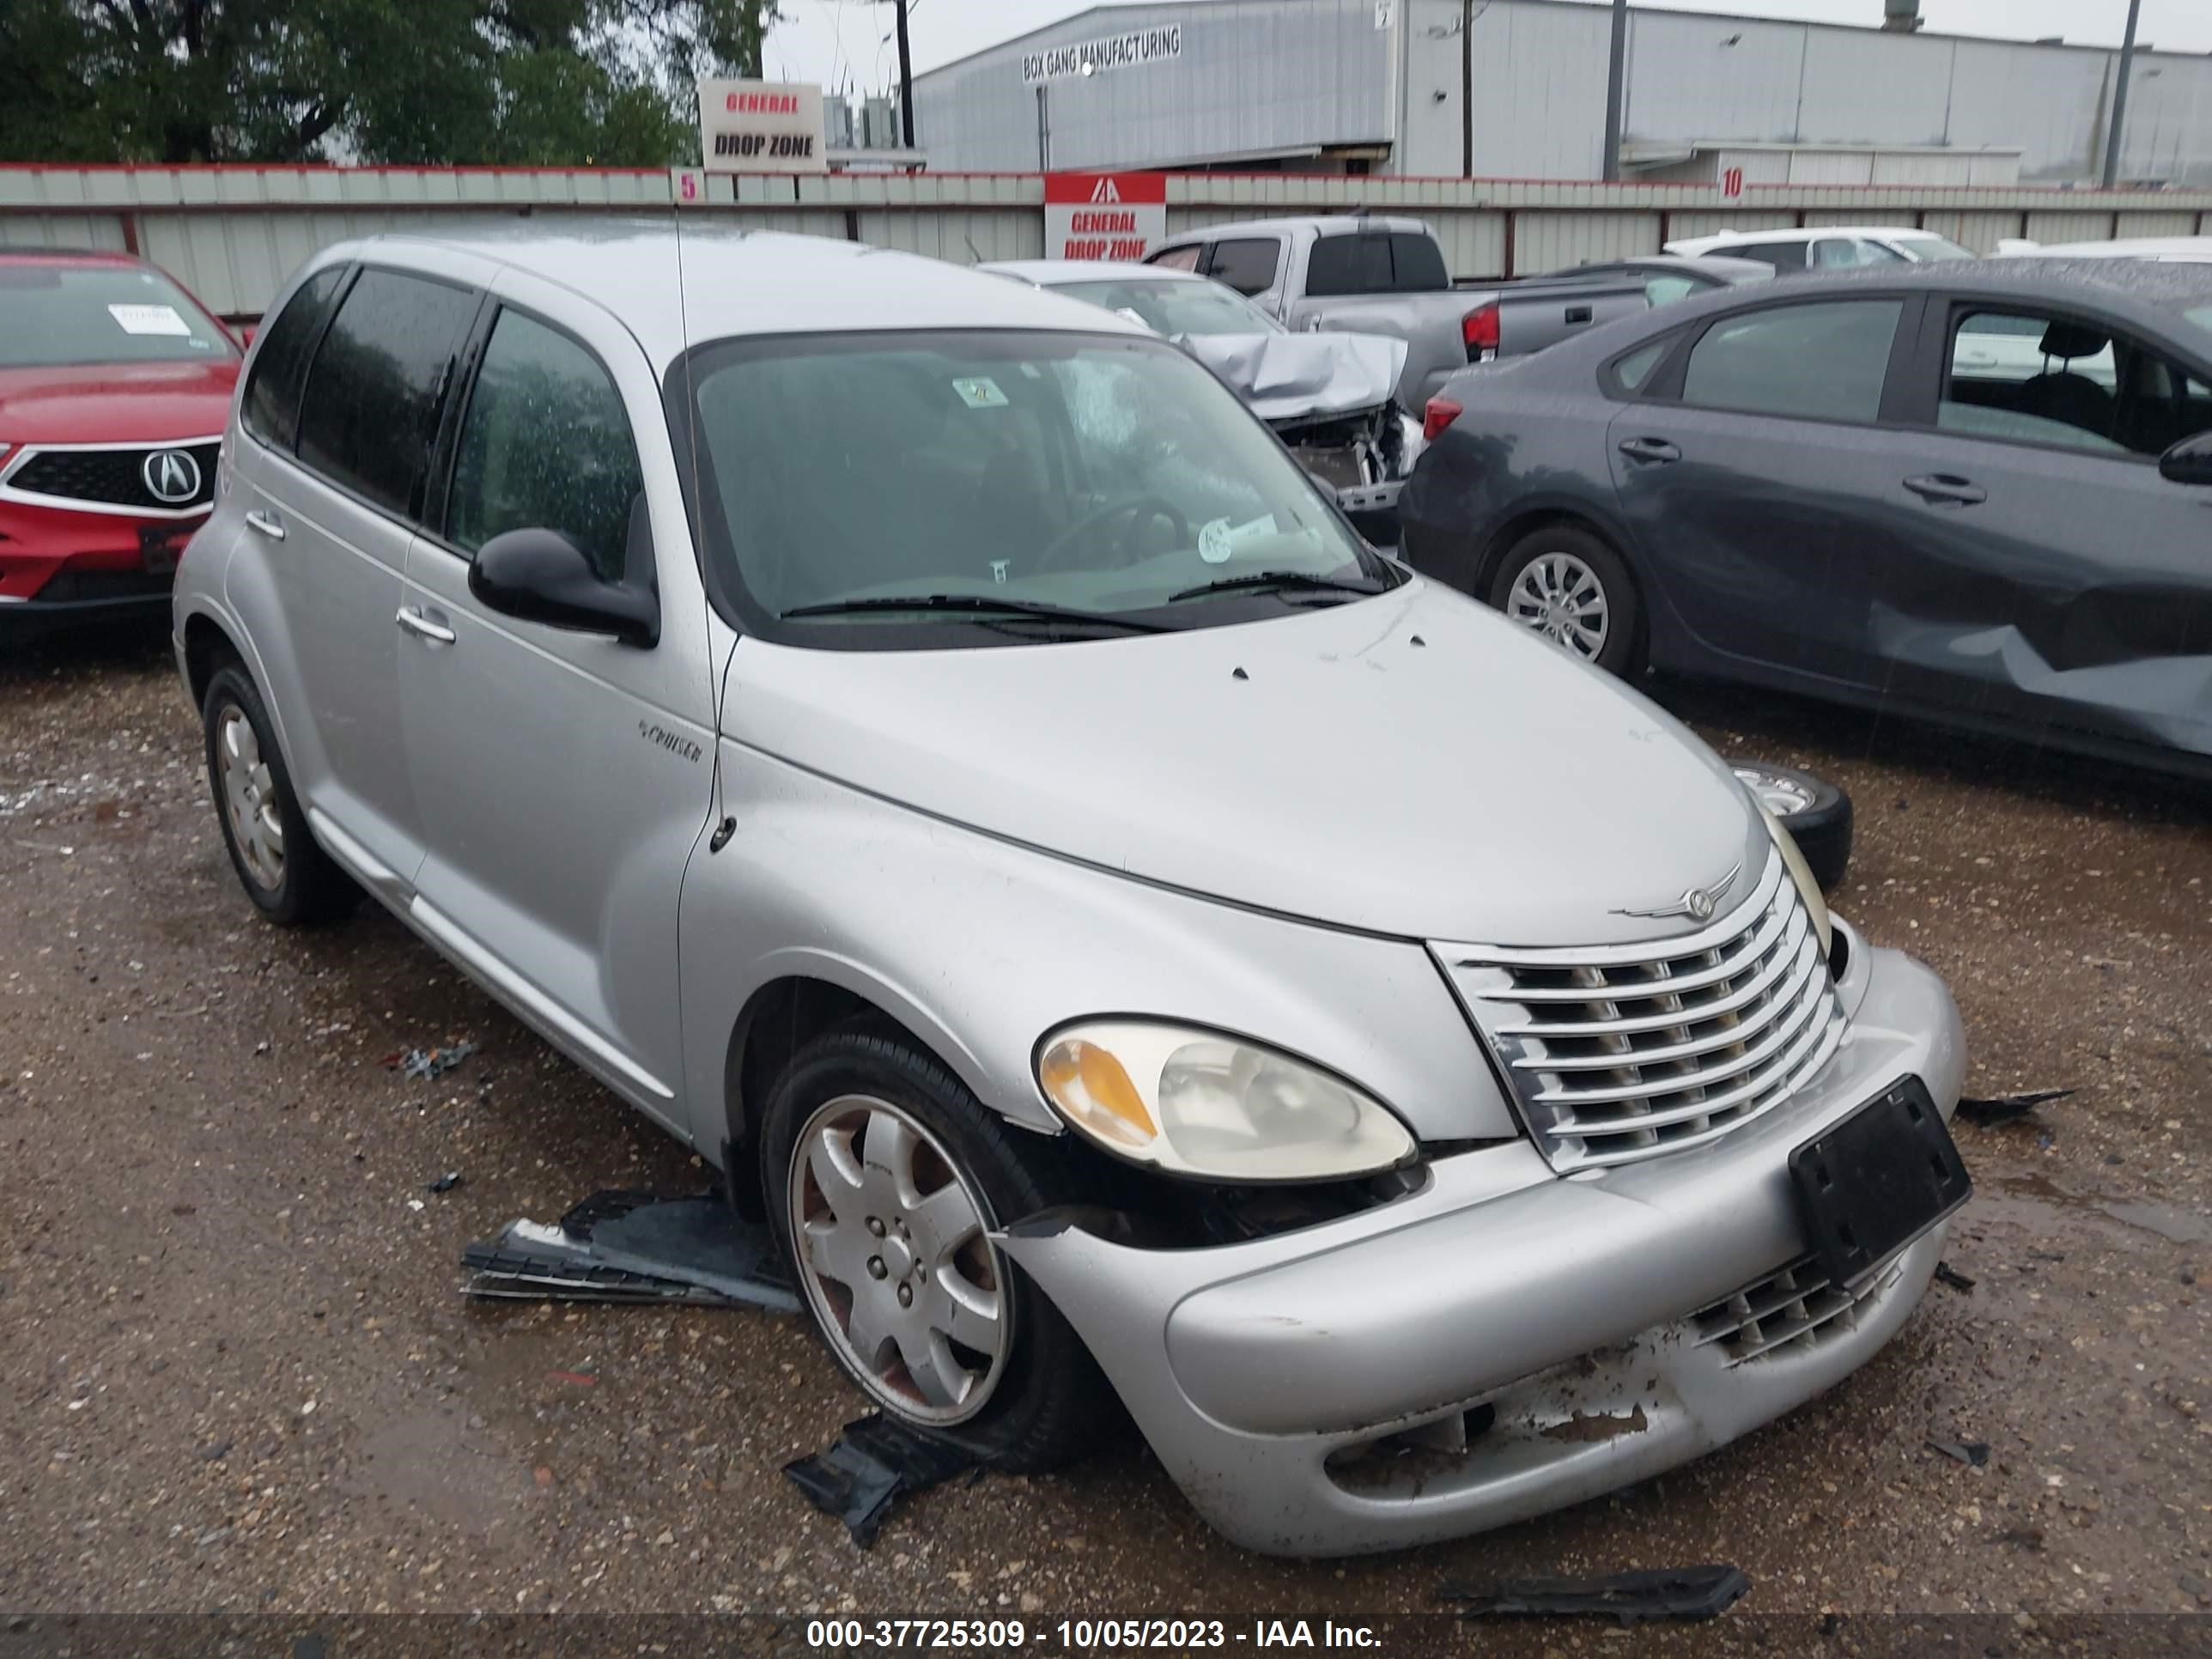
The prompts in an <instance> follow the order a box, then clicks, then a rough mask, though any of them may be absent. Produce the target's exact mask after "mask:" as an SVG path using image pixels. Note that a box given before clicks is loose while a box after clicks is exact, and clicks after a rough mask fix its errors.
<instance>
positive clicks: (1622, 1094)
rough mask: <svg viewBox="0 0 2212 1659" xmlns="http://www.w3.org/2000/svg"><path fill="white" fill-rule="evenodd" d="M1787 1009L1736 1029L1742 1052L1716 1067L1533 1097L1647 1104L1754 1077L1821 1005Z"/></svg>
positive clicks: (1632, 1065)
mask: <svg viewBox="0 0 2212 1659" xmlns="http://www.w3.org/2000/svg"><path fill="white" fill-rule="evenodd" d="M1819 956H1820V953H1819V952H1818V951H1814V961H1815V963H1817V962H1818V959H1819ZM1787 1006H1789V1008H1790V1012H1789V1013H1787V1014H1786V1015H1784V1017H1783V1019H1782V1021H1781V1023H1780V1024H1775V1025H1768V1026H1763V1027H1762V1026H1757V1025H1747V1026H1738V1027H1737V1028H1736V1030H1737V1033H1738V1035H1737V1036H1736V1038H1735V1042H1736V1044H1737V1045H1739V1046H1743V1052H1742V1053H1741V1054H1731V1055H1729V1057H1728V1058H1727V1059H1726V1060H1724V1061H1723V1062H1722V1063H1721V1064H1719V1065H1717V1066H1702V1067H1699V1068H1698V1069H1696V1070H1692V1071H1687V1072H1679V1073H1671V1074H1667V1075H1662V1076H1661V1077H1660V1078H1658V1079H1656V1080H1654V1081H1652V1082H1649V1083H1637V1084H1633V1085H1627V1086H1625V1087H1619V1088H1595V1089H1583V1088H1570V1089H1539V1090H1538V1091H1536V1092H1535V1094H1534V1096H1533V1098H1534V1099H1537V1100H1541V1101H1543V1102H1545V1103H1547V1104H1549V1105H1558V1106H1579V1105H1581V1104H1583V1103H1584V1102H1586V1101H1593V1100H1650V1099H1654V1098H1656V1097H1658V1096H1661V1095H1678V1094H1681V1093H1683V1092H1685V1091H1687V1090H1691V1089H1711V1088H1714V1087H1716V1086H1717V1085H1722V1084H1727V1083H1733V1082H1734V1081H1735V1079H1738V1078H1741V1077H1745V1076H1747V1074H1750V1075H1755V1074H1756V1071H1757V1068H1758V1067H1759V1066H1763V1065H1765V1063H1766V1061H1767V1060H1769V1059H1771V1057H1772V1056H1773V1055H1774V1054H1777V1053H1778V1052H1780V1051H1781V1050H1782V1049H1784V1048H1787V1047H1788V1046H1789V1045H1790V1042H1791V1040H1792V1039H1793V1038H1794V1037H1795V1036H1796V1033H1797V1031H1798V1030H1799V1028H1800V1027H1802V1025H1803V1024H1804V1023H1805V1021H1806V1019H1807V1018H1808V1016H1810V1015H1812V1014H1814V1013H1815V1012H1818V1011H1819V1009H1820V1001H1819V1000H1818V999H1817V998H1814V997H1795V996H1793V997H1791V998H1790V999H1789V1000H1788V1003H1787ZM1747 1032H1748V1033H1759V1034H1760V1035H1759V1041H1758V1042H1756V1043H1754V1044H1750V1045H1747V1046H1746V1045H1744V1036H1743V1034H1744V1033H1747ZM1514 1063H1515V1064H1516V1065H1518V1064H1519V1063H1520V1062H1519V1061H1517V1060H1516V1061H1515V1062H1514ZM1652 1063H1654V1062H1651V1061H1648V1060H1644V1057H1643V1056H1642V1055H1640V1054H1622V1055H1620V1057H1619V1059H1618V1060H1616V1061H1615V1062H1614V1064H1613V1068H1612V1069H1613V1070H1616V1071H1624V1072H1626V1071H1636V1072H1641V1071H1642V1070H1643V1069H1644V1066H1647V1065H1650V1064H1652ZM1537 1068H1538V1069H1539V1070H1550V1069H1553V1068H1551V1067H1550V1066H1547V1065H1546V1064H1545V1062H1543V1061H1541V1060H1539V1061H1538V1062H1537Z"/></svg>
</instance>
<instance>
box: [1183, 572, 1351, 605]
mask: <svg viewBox="0 0 2212 1659" xmlns="http://www.w3.org/2000/svg"><path fill="white" fill-rule="evenodd" d="M1267 587H1278V588H1279V587H1296V588H1303V589H1307V590H1310V591H1311V592H1322V593H1357V594H1359V595H1361V596H1362V597H1364V596H1366V595H1368V594H1371V593H1380V592H1383V587H1382V585H1381V584H1380V583H1377V582H1370V581H1346V580H1344V579H1343V578H1342V577H1340V576H1316V575H1315V574H1312V573H1311V572H1310V571H1305V570H1255V571H1254V572H1252V573H1251V574H1249V575H1245V576H1224V577H1223V578H1222V579H1221V580H1219V581H1212V582H1200V584H1199V585H1198V586H1196V587H1186V588H1184V589H1183V590H1182V592H1180V593H1170V594H1169V595H1168V603H1169V604H1170V605H1173V604H1175V603H1176V601H1177V600H1178V599H1203V598H1204V597H1205V596H1206V595H1207V594H1209V593H1234V592H1238V591H1239V590H1242V589H1248V588H1267Z"/></svg>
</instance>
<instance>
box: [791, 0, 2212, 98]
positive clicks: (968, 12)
mask: <svg viewBox="0 0 2212 1659" xmlns="http://www.w3.org/2000/svg"><path fill="white" fill-rule="evenodd" d="M913 3H914V9H913V11H912V13H911V14H910V17H911V21H910V23H909V25H908V27H909V32H910V33H911V35H912V37H913V44H914V66H915V70H916V71H917V72H918V71H920V70H926V69H933V68H935V67H936V66H937V65H938V64H945V63H950V62H951V60H952V59H954V58H964V57H966V56H967V55H968V54H969V52H975V51H979V50H980V49H981V48H982V47H984V46H991V45H994V44H995V43H996V42H998V41H1000V40H1010V39H1012V37H1013V36H1015V35H1017V34H1022V33H1027V32H1028V31H1029V30H1030V29H1033V28H1038V27H1042V26H1043V25H1044V24H1047V23H1050V22H1055V21H1058V20H1060V18H1063V17H1068V16H1073V15H1074V14H1075V13H1077V12H1079V11H1085V10H1088V9H1090V7H1089V5H1088V4H1086V3H1085V0H913ZM1475 3H1477V4H1480V3H1482V0H1475ZM1591 3H1596V4H1602V3H1605V0H1591ZM781 4H782V8H783V12H784V15H785V20H786V21H783V22H781V23H780V24H778V25H777V26H776V27H775V29H774V30H773V31H772V32H771V33H769V39H768V73H769V76H770V77H771V78H772V79H775V80H788V81H818V82H822V83H823V85H824V86H825V87H828V88H830V89H832V90H836V89H838V88H845V87H848V86H849V87H850V88H853V89H854V90H860V91H865V90H867V89H869V88H888V87H889V86H890V85H891V84H892V83H893V82H896V79H897V78H898V54H897V52H896V48H895V47H894V46H892V45H891V44H890V40H889V38H888V37H889V36H890V32H891V8H890V5H889V3H887V0H877V3H871V0H781ZM1632 4H1634V5H1637V6H1639V7H1644V8H1648V9H1659V8H1665V9H1670V10H1675V11H1725V12H1735V13H1739V14H1741V15H1744V16H1747V17H1784V18H1790V19H1807V20H1811V21H1820V22H1832V23H1866V24H1873V23H1878V22H1880V21H1881V0H1756V3H1754V0H1735V3H1728V0H1722V3H1714V0H1632ZM1920 14H1921V15H1922V16H1923V18H1925V19H1926V20H1927V27H1929V29H1932V30H1935V31H1936V32H1937V33H1946V34H1986V35H1994V36H1996V37H1999V38H2001V39H2006V40H2033V39H2035V38H2036V37H2037V36H2038V35H2044V34H2063V35H2064V36H2065V37H2066V39H2067V40H2069V41H2079V42H2081V43H2083V44H2085V45H2093V46H2118V45H2119V43H2120V35H2121V33H2123V32H2124V29H2125V28H2126V27H2127V16H2128V7H2127V0H1921V7H1920ZM2139 37H2140V39H2142V40H2146V41H2148V42H2150V43H2152V44H2153V45H2154V46H2160V47H2162V48H2171V49H2172V50H2176V51H2181V52H2212V0H2142V23H2141V24H2140V25H2139Z"/></svg>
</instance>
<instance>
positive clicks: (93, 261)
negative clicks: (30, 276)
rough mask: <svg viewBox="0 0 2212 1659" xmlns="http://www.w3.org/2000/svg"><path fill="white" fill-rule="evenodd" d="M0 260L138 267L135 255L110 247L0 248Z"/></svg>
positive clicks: (27, 262) (45, 263) (137, 258)
mask: <svg viewBox="0 0 2212 1659" xmlns="http://www.w3.org/2000/svg"><path fill="white" fill-rule="evenodd" d="M0 259H9V260H20V261H21V262H22V263H24V264H40V265H139V264H145V263H146V262H145V261H144V260H143V259H141V258H139V257H138V256H137V254H135V253H125V252H123V251H122V250H121V249H119V248H112V247H0Z"/></svg>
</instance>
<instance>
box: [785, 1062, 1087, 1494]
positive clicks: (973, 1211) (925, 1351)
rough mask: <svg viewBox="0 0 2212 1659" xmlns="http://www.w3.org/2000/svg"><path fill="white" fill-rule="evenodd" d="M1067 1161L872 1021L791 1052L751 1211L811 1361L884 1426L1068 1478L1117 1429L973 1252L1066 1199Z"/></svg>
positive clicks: (1005, 1266) (1064, 1332)
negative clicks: (782, 1270) (767, 1234)
mask: <svg viewBox="0 0 2212 1659" xmlns="http://www.w3.org/2000/svg"><path fill="white" fill-rule="evenodd" d="M1072 1151H1073V1149H1072V1148H1071V1147H1070V1146H1069V1145H1068V1143H1067V1139H1066V1137H1065V1136H1060V1137H1046V1136H1042V1135H1036V1134H1032V1133H1029V1132H1028V1131H1026V1130H1023V1129H1018V1128H1015V1127H1012V1126H1011V1125H1009V1124H1007V1123H1006V1122H1005V1121H1003V1120H1002V1119H1000V1117H999V1116H998V1115H997V1114H995V1113H994V1112H992V1111H990V1110H989V1109H987V1108H986V1107H984V1106H983V1105H982V1104H981V1103H980V1102H979V1101H977V1100H976V1098H975V1096H974V1095H972V1094H970V1093H969V1091H968V1089H967V1087H966V1086H965V1085H963V1084H962V1083H961V1081H960V1080H959V1079H957V1078H956V1077H955V1076H953V1075H952V1073H950V1072H949V1071H947V1070H946V1069H945V1067H944V1066H942V1065H940V1064H939V1062H938V1060H936V1059H935V1057H934V1056H933V1055H931V1054H927V1053H926V1052H924V1051H923V1050H921V1049H920V1048H916V1047H915V1045H913V1044H912V1043H911V1042H908V1041H907V1040H905V1039H904V1037H903V1036H901V1035H897V1034H894V1033H891V1032H888V1031H886V1030H884V1029H883V1028H882V1027H881V1026H880V1025H879V1024H874V1023H870V1022H863V1023H858V1024H852V1025H847V1026H843V1027H841V1028H839V1029H837V1030H833V1031H830V1032H828V1033H826V1034H825V1035H823V1036H820V1037H817V1039H815V1041H813V1042H811V1043H809V1044H808V1045H807V1046H806V1047H805V1048H802V1049H801V1050H800V1051H799V1054H797V1055H796V1056H795V1057H793V1060H792V1062H791V1064H790V1065H789V1066H787V1068H786V1069H785V1071H784V1073H783V1075H782V1077H781V1078H780V1079H778V1080H777V1082H776V1085H775V1089H774V1090H773V1091H771V1092H770V1094H769V1102H768V1107H767V1110H766V1112H765V1114H764V1115H763V1123H762V1158H761V1186H762V1189H763V1190H762V1196H763V1199H764V1200H765V1201H766V1205H767V1209H768V1214H769V1221H770V1223H771V1225H773V1226H774V1228H775V1236H776V1239H777V1242H778V1243H780V1244H781V1247H782V1248H783V1249H784V1251H785V1253H786V1254H787V1256H788V1257H789V1258H790V1260H791V1263H792V1268H793V1275H794V1277H796V1278H797V1279H798V1280H799V1285H800V1289H801V1291H802V1293H803V1294H804V1295H805V1298H806V1302H807V1305H808V1308H809V1310H811V1312H812V1314H813V1316H814V1324H815V1328H816V1331H817V1334H819V1335H820V1336H821V1338H822V1340H823V1345H824V1346H827V1347H828V1348H829V1352H830V1354H831V1356H832V1357H833V1358H836V1361H837V1363H838V1364H839V1365H840V1366H842V1368H843V1369H844V1370H845V1372H846V1374H847V1375H848V1376H851V1377H852V1378H853V1380H854V1382H855V1383H859V1384H860V1389H861V1390H862V1392H864V1393H865V1394H866V1395H868V1396H869V1399H870V1400H871V1401H872V1403H873V1404H874V1405H876V1406H877V1407H878V1408H879V1409H881V1410H882V1411H884V1413H886V1414H887V1415H889V1416H890V1417H893V1418H895V1419H896V1420H898V1421H899V1422H901V1423H902V1424H904V1425H907V1426H908V1427H911V1428H915V1429H919V1430H921V1431H925V1432H927V1433H931V1434H935V1435H938V1436H940V1437H944V1438H946V1439H949V1440H952V1441H954V1442H956V1443H959V1444H961V1445H963V1446H965V1447H967V1448H968V1449H970V1450H971V1451H973V1452H975V1454H976V1455H978V1456H979V1457H980V1458H981V1460H982V1461H983V1462H987V1463H989V1464H992V1465H994V1466H995V1467H998V1468H1011V1469H1043V1468H1054V1467H1055V1466H1057V1465H1059V1464H1062V1463H1065V1462H1069V1461H1071V1460H1072V1459H1073V1458H1075V1457H1076V1456H1078V1455H1080V1454H1082V1453H1083V1452H1085V1451H1087V1450H1088V1449H1090V1448H1091V1446H1093V1445H1094V1444H1096V1443H1097V1442H1098V1440H1099V1439H1100V1438H1101V1437H1102V1433H1103V1431H1104V1430H1105V1429H1106V1427H1107V1426H1108V1425H1113V1424H1115V1423H1117V1422H1118V1421H1119V1420H1120V1417H1121V1413H1120V1407H1119V1404H1118V1402H1117V1401H1115V1397H1114V1393H1113V1389H1112V1388H1111V1387H1110V1386H1109V1384H1108V1383H1107V1382H1106V1379H1105V1377H1104V1376H1103V1374H1102V1373H1101V1372H1100V1371H1099V1370H1098V1367H1097V1363H1096V1362H1095V1361H1094V1360H1092V1358H1091V1353H1090V1351H1089V1350H1088V1349H1087V1348H1085V1346H1084V1345H1083V1340H1082V1339H1081V1338H1080V1337H1079V1336H1078V1335H1077V1334H1075V1330H1074V1328H1073V1327H1072V1326H1071V1325H1069V1324H1068V1322H1066V1319H1064V1318H1063V1317H1061V1316H1060V1310H1058V1309H1057V1308H1055V1307H1054V1306H1053V1305H1052V1304H1051V1303H1050V1302H1049V1301H1048V1299H1047V1298H1046V1297H1045V1296H1044V1295H1043V1293H1042V1291H1039V1290H1038V1289H1037V1288H1036V1285H1034V1284H1033V1283H1031V1282H1030V1280H1029V1279H1027V1278H1026V1277H1025V1276H1024V1275H1023V1274H1022V1273H1020V1272H1019V1270H1018V1269H1017V1268H1016V1267H1014V1266H1013V1264H1012V1262H1011V1261H1007V1260H1006V1257H1005V1255H1003V1254H1001V1252H1000V1250H999V1249H998V1247H997V1246H995V1245H994V1244H992V1243H990V1242H989V1240H988V1239H987V1237H985V1236H984V1235H986V1234H987V1233H988V1232H990V1231H994V1230H995V1229H997V1228H1000V1227H1003V1226H1005V1225H1006V1224H1008V1223H1010V1222H1013V1221H1018V1220H1019V1219H1020V1218H1022V1217H1024V1216H1025V1215H1028V1214H1030V1213H1032V1212H1035V1211H1037V1210H1041V1209H1044V1208H1046V1207H1048V1206H1052V1205H1055V1204H1061V1203H1066V1202H1070V1201H1072V1200H1074V1199H1075V1198H1077V1197H1078V1196H1079V1194H1081V1193H1082V1192H1083V1191H1084V1189H1085V1186H1086V1185H1087V1183H1086V1182H1084V1180H1083V1179H1082V1175H1081V1171H1080V1169H1079V1165H1078V1164H1077V1163H1076V1161H1075V1158H1073V1156H1071V1153H1072Z"/></svg>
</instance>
